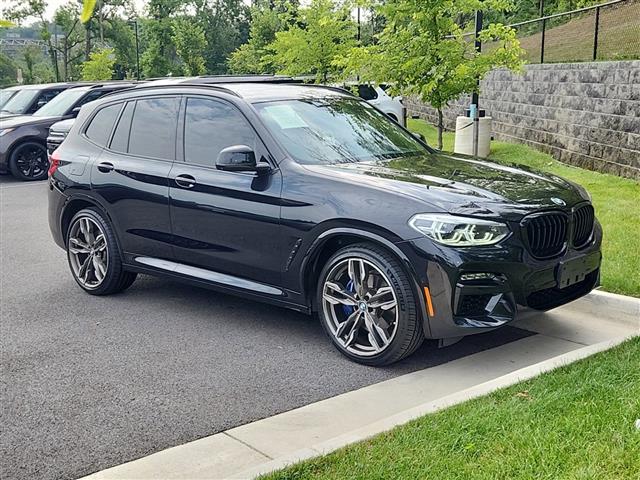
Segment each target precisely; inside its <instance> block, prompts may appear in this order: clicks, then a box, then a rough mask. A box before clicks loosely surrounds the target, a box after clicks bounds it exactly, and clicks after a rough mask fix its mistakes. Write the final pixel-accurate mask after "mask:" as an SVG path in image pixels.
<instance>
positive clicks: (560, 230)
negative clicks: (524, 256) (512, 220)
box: [525, 213, 568, 258]
mask: <svg viewBox="0 0 640 480" xmlns="http://www.w3.org/2000/svg"><path fill="white" fill-rule="evenodd" d="M567 224H568V218H567V216H566V215H564V214H562V213H547V214H544V215H538V216H535V217H531V218H530V219H529V220H527V222H526V225H525V232H526V236H527V243H528V244H529V250H530V251H531V254H532V255H533V256H534V257H538V258H549V257H553V256H555V255H558V254H560V253H561V252H562V250H563V249H564V245H565V242H566V239H567Z"/></svg>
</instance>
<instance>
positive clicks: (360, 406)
mask: <svg viewBox="0 0 640 480" xmlns="http://www.w3.org/2000/svg"><path fill="white" fill-rule="evenodd" d="M515 326H517V327H520V328H524V329H526V330H529V331H532V332H535V333H537V335H533V336H530V337H526V338H523V339H521V340H518V341H516V342H512V343H509V344H506V345H503V346H500V347H496V348H493V349H491V350H486V351H483V352H480V353H476V354H473V355H470V356H468V357H464V358H461V359H458V360H454V361H452V362H449V363H446V364H443V365H439V366H436V367H432V368H429V369H425V370H421V371H418V372H414V373H410V374H408V375H404V376H401V377H397V378H394V379H392V380H388V381H385V382H381V383H378V384H375V385H371V386H368V387H365V388H362V389H359V390H355V391H352V392H348V393H345V394H343V395H338V396H336V397H333V398H329V399H327V400H323V401H320V402H317V403H313V404H310V405H307V406H304V407H302V408H298V409H295V410H291V411H289V412H286V413H282V414H280V415H276V416H273V417H270V418H265V419H263V420H259V421H257V422H253V423H250V424H247V425H243V426H240V427H236V428H232V429H230V430H227V431H225V432H222V433H219V434H216V435H212V436H210V437H205V438H202V439H200V440H196V441H194V442H190V443H187V444H185V445H180V446H177V447H173V448H169V449H167V450H164V451H161V452H158V453H155V454H152V455H149V456H147V457H144V458H141V459H138V460H135V461H132V462H128V463H126V464H123V465H119V466H116V467H113V468H109V469H107V470H103V471H102V472H97V473H95V474H92V475H89V476H88V477H85V478H86V479H91V480H97V479H157V478H163V479H205V478H206V479H219V478H252V477H254V476H255V475H258V474H261V473H265V472H268V471H272V470H273V469H277V468H280V467H282V466H285V465H287V464H290V463H292V462H294V461H297V460H301V459H305V458H310V457H313V456H316V455H319V454H322V453H327V452H329V451H332V450H334V449H336V448H340V447H342V446H344V445H347V444H349V443H351V442H355V441H359V440H362V439H364V438H367V437H369V436H372V435H375V434H376V433H379V432H382V431H385V430H388V429H390V428H393V427H394V426H396V425H399V424H402V423H405V422H407V421H409V420H411V419H413V418H416V417H418V416H420V415H424V414H426V413H429V412H432V411H435V410H437V409H440V408H444V407H446V406H448V405H452V404H455V403H458V402H462V401H464V400H467V399H469V398H474V397H476V396H479V395H483V394H486V393H489V392H490V391H493V390H495V389H497V388H501V387H504V386H507V385H511V384H513V383H516V382H518V381H520V380H523V379H526V378H531V377H532V376H535V375H538V374H540V373H542V372H544V371H548V370H551V369H553V368H556V367H557V366H559V365H563V364H566V363H570V362H572V361H576V360H578V359H581V358H584V357H586V356H588V355H591V354H593V353H596V352H598V351H601V350H605V349H607V348H610V347H612V346H614V345H616V344H618V343H620V342H622V341H623V340H624V339H625V338H628V337H630V336H633V335H638V334H640V299H633V298H629V297H623V296H619V295H612V294H607V293H603V292H593V293H591V294H590V295H588V296H587V297H585V298H583V299H580V300H578V301H576V302H573V303H572V304H569V305H566V306H564V307H561V308H558V309H555V310H553V311H551V312H547V313H544V314H542V313H539V312H532V311H528V312H524V314H523V315H522V316H521V318H520V319H519V320H518V321H517V323H516V325H515Z"/></svg>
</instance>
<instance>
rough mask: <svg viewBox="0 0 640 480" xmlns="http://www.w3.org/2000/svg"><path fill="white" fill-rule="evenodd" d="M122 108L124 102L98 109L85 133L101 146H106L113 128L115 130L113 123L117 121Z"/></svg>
mask: <svg viewBox="0 0 640 480" xmlns="http://www.w3.org/2000/svg"><path fill="white" fill-rule="evenodd" d="M121 108H122V104H121V103H117V104H115V105H109V106H108V107H105V108H103V109H101V110H100V111H98V113H96V114H95V116H94V117H93V120H91V123H90V124H89V126H88V127H87V130H86V131H85V135H86V136H87V137H88V138H89V139H91V140H93V141H94V142H95V143H97V144H98V145H100V146H101V147H104V146H106V145H107V142H108V141H109V135H110V134H111V130H113V124H114V123H116V119H117V118H118V113H120V109H121Z"/></svg>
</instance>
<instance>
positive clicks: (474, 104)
mask: <svg viewBox="0 0 640 480" xmlns="http://www.w3.org/2000/svg"><path fill="white" fill-rule="evenodd" d="M481 30H482V10H476V18H475V42H474V43H475V50H476V52H477V53H480V52H481V50H482V42H480V31H481ZM479 89H480V80H477V88H476V91H475V92H473V93H472V94H471V108H470V116H471V118H472V120H473V156H474V157H477V156H478V136H479V133H480V105H479V103H480V100H479V95H478V90H479Z"/></svg>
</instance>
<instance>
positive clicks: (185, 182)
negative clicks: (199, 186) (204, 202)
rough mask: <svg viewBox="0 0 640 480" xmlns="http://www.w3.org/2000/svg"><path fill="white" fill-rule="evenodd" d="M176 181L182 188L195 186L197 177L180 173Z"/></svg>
mask: <svg viewBox="0 0 640 480" xmlns="http://www.w3.org/2000/svg"><path fill="white" fill-rule="evenodd" d="M174 181H175V182H176V184H177V185H178V186H179V187H182V188H193V187H194V186H195V185H196V179H195V178H193V177H192V176H191V175H178V176H177V177H176V178H175V179H174Z"/></svg>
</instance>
